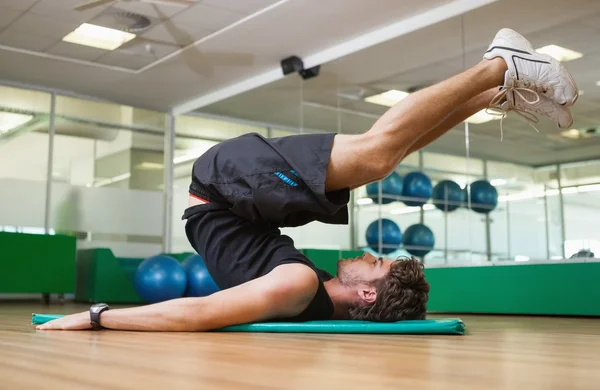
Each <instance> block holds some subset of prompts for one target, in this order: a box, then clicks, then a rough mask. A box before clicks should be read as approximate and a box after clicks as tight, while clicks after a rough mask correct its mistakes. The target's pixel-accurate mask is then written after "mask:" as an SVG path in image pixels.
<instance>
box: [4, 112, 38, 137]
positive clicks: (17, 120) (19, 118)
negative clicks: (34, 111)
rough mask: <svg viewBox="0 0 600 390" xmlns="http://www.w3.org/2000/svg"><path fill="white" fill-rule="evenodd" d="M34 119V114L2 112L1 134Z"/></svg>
mask: <svg viewBox="0 0 600 390" xmlns="http://www.w3.org/2000/svg"><path fill="white" fill-rule="evenodd" d="M32 119H33V115H25V114H16V113H13V112H0V134H3V133H8V132H9V131H11V130H12V129H15V128H17V127H19V126H22V125H24V124H25V123H27V122H29V121H30V120H32Z"/></svg>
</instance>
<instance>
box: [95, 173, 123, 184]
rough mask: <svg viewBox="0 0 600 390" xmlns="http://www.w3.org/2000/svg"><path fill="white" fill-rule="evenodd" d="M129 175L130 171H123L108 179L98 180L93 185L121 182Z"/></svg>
mask: <svg viewBox="0 0 600 390" xmlns="http://www.w3.org/2000/svg"><path fill="white" fill-rule="evenodd" d="M130 177H131V173H129V172H127V173H123V174H121V175H117V176H113V177H111V178H110V179H102V180H98V181H97V182H96V184H94V187H104V186H106V185H109V184H113V183H118V182H121V181H123V180H127V179H129V178H130Z"/></svg>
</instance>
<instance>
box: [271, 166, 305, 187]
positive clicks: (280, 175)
mask: <svg viewBox="0 0 600 390" xmlns="http://www.w3.org/2000/svg"><path fill="white" fill-rule="evenodd" d="M289 172H290V173H291V174H292V175H294V176H296V177H297V178H300V176H298V174H297V173H296V171H294V170H293V169H292V170H291V171H289ZM275 176H277V177H278V178H280V179H281V181H283V182H284V183H286V184H288V185H290V186H292V187H298V183H296V182H295V181H294V180H292V179H290V178H289V177H287V176H286V175H285V174H283V173H281V172H275Z"/></svg>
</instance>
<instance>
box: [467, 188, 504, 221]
mask: <svg viewBox="0 0 600 390" xmlns="http://www.w3.org/2000/svg"><path fill="white" fill-rule="evenodd" d="M470 200H471V210H473V211H475V212H477V213H481V214H488V213H489V212H491V211H492V210H494V209H495V208H496V206H498V191H497V190H496V187H494V186H493V185H492V184H490V182H489V181H487V180H477V181H475V182H473V183H471V197H470Z"/></svg>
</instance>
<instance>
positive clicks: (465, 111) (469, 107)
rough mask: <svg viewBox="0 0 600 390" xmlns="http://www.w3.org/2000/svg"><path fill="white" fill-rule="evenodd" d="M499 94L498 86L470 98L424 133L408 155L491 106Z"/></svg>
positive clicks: (410, 148) (411, 147)
mask: <svg viewBox="0 0 600 390" xmlns="http://www.w3.org/2000/svg"><path fill="white" fill-rule="evenodd" d="M497 94H498V88H492V89H489V90H487V91H485V92H483V93H480V94H479V95H477V96H475V97H474V98H473V99H471V100H469V101H468V102H466V103H465V104H463V105H462V106H460V107H459V108H458V109H457V110H455V111H454V112H453V113H452V114H450V115H449V116H448V117H447V118H446V119H445V120H444V121H443V122H442V123H440V124H439V125H437V126H436V127H434V128H433V129H431V130H430V131H429V132H427V133H425V134H423V135H422V136H421V138H419V139H418V140H417V141H415V143H413V144H412V145H411V146H410V147H409V148H408V152H407V153H406V155H407V156H408V155H409V154H412V153H414V152H416V151H417V150H419V149H422V148H424V147H425V146H427V145H429V144H430V143H432V142H433V141H435V140H436V139H438V138H440V137H441V136H442V135H444V134H446V132H448V130H450V129H453V128H454V127H455V126H458V125H459V124H460V123H461V122H464V121H465V120H466V119H467V118H469V117H470V116H472V115H475V114H476V113H478V112H479V111H481V110H485V109H486V108H489V105H490V102H491V101H492V99H493V98H494V97H495V96H496V95H497Z"/></svg>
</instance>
